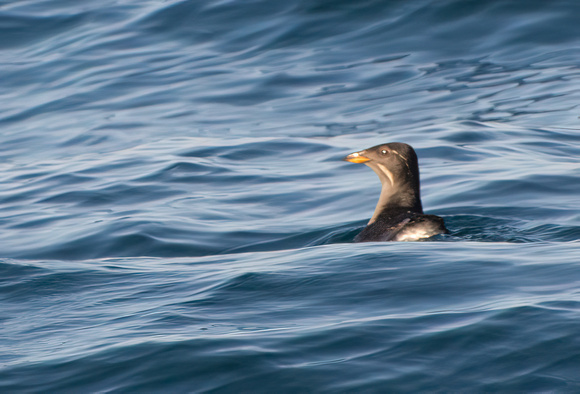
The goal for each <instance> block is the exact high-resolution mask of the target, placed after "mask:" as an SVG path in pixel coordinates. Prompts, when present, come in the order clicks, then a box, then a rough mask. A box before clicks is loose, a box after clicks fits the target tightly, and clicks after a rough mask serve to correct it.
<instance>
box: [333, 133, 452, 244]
mask: <svg viewBox="0 0 580 394" xmlns="http://www.w3.org/2000/svg"><path fill="white" fill-rule="evenodd" d="M344 160H346V161H350V162H352V163H364V164H366V165H367V166H369V167H370V168H372V170H373V171H374V172H376V174H377V175H378V176H379V179H380V180H381V183H382V185H383V186H382V189H381V196H380V197H379V202H378V203H377V207H376V208H375V213H374V214H373V217H372V218H371V220H370V221H369V223H368V224H367V226H366V227H365V228H364V229H363V230H362V231H361V232H360V233H359V234H358V235H357V236H356V237H355V239H354V241H355V242H376V241H416V240H418V239H421V238H429V237H431V236H433V235H436V234H444V233H447V232H448V231H447V229H446V228H445V224H444V223H443V219H442V218H440V217H439V216H435V215H425V214H424V213H423V207H422V205H421V192H420V189H419V188H420V187H419V164H418V161H417V154H416V153H415V150H414V149H413V148H412V147H411V146H410V145H407V144H403V143H401V142H391V143H389V144H382V145H377V146H373V147H372V148H368V149H365V150H361V151H360V152H355V153H351V154H350V155H348V156H347V157H345V158H344Z"/></svg>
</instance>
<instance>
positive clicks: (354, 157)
mask: <svg viewBox="0 0 580 394" xmlns="http://www.w3.org/2000/svg"><path fill="white" fill-rule="evenodd" d="M344 160H346V161H350V162H351V163H366V162H367V161H369V160H370V159H369V158H368V157H366V156H363V155H361V153H360V152H354V153H351V154H350V155H348V156H347V157H345V158H344Z"/></svg>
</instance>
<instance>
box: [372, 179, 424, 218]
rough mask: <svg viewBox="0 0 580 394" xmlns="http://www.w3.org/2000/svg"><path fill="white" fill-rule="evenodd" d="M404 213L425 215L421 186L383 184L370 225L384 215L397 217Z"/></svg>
mask: <svg viewBox="0 0 580 394" xmlns="http://www.w3.org/2000/svg"><path fill="white" fill-rule="evenodd" d="M404 212H414V213H423V207H422V205H421V193H420V191H419V185H418V184H417V185H413V184H403V185H391V184H389V183H383V185H382V189H381V195H380V197H379V201H378V202H377V206H376V208H375V212H374V213H373V216H372V217H371V220H370V221H369V223H368V224H371V223H373V222H375V221H376V220H377V219H378V217H379V216H381V215H382V214H393V215H396V214H399V213H404Z"/></svg>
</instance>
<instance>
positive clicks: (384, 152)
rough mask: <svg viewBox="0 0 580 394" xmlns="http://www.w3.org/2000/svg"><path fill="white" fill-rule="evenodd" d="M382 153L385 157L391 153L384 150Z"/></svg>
mask: <svg viewBox="0 0 580 394" xmlns="http://www.w3.org/2000/svg"><path fill="white" fill-rule="evenodd" d="M381 153H382V154H383V155H386V154H387V153H389V152H387V151H386V150H384V149H383V150H382V151H381Z"/></svg>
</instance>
